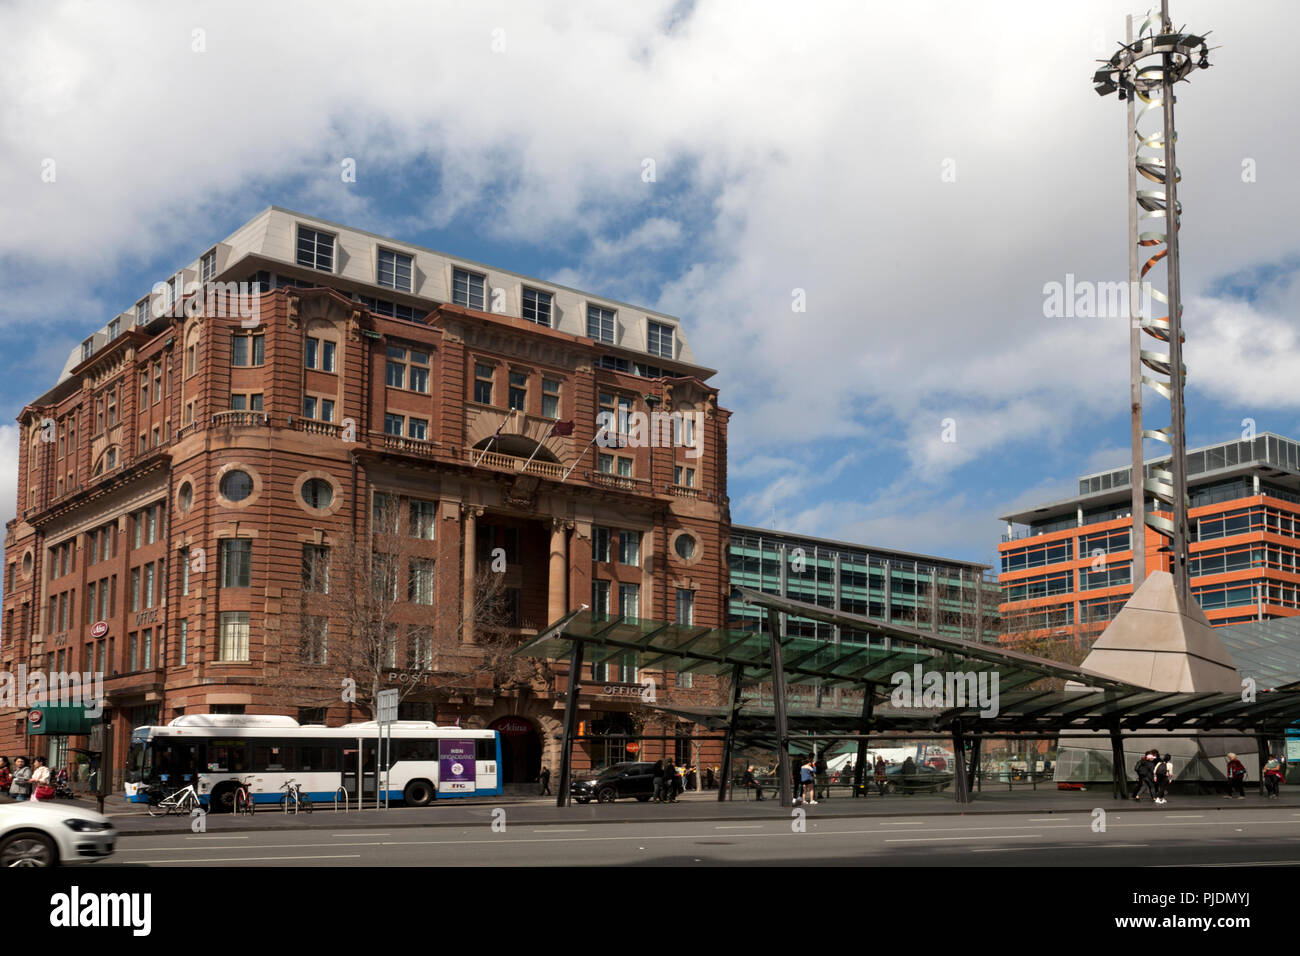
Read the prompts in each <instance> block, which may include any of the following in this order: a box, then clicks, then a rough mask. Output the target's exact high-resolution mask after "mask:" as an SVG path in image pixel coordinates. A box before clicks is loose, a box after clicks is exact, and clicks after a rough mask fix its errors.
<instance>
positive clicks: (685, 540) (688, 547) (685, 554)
mask: <svg viewBox="0 0 1300 956" xmlns="http://www.w3.org/2000/svg"><path fill="white" fill-rule="evenodd" d="M673 548H674V550H676V552H677V557H679V558H681V559H682V560H683V561H689V560H690V559H691V558H693V557H695V539H694V538H692V537H691V536H690V535H689V534H680V535H678V536H677V543H676V544H675V545H673Z"/></svg>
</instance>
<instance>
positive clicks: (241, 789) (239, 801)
mask: <svg viewBox="0 0 1300 956" xmlns="http://www.w3.org/2000/svg"><path fill="white" fill-rule="evenodd" d="M253 809H254V803H253V789H252V785H251V784H250V783H249V782H248V781H247V780H241V781H239V784H238V786H236V787H235V812H236V813H247V814H248V815H249V816H250V817H251V816H252V815H253Z"/></svg>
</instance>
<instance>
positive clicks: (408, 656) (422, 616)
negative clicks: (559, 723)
mask: <svg viewBox="0 0 1300 956" xmlns="http://www.w3.org/2000/svg"><path fill="white" fill-rule="evenodd" d="M401 519H402V510H401V508H400V507H399V504H398V499H396V498H395V497H393V496H389V497H387V498H386V499H383V501H382V504H380V505H377V506H376V508H375V512H374V515H373V520H372V525H371V527H370V528H367V529H366V530H365V531H364V532H362V533H360V534H357V535H352V534H344V535H341V536H338V537H336V538H335V540H334V541H333V542H332V544H331V545H330V546H329V547H328V548H326V547H323V546H322V547H313V546H307V547H306V548H304V552H303V573H302V587H301V589H300V590H299V592H298V595H297V607H296V611H297V614H296V617H290V618H289V619H288V620H287V621H286V623H285V627H284V628H283V629H282V631H281V639H280V644H279V657H278V660H277V661H274V662H268V675H267V684H268V685H269V686H271V687H272V688H274V692H275V696H276V697H277V698H278V699H280V700H282V701H284V702H285V704H286V705H291V706H296V707H327V706H330V705H332V704H336V703H338V702H339V701H340V700H341V699H342V700H348V701H349V702H353V703H355V704H356V705H357V706H358V707H359V708H361V709H362V710H364V711H368V712H369V713H370V714H371V716H372V717H373V716H374V715H375V706H376V705H375V702H376V699H377V697H378V694H379V692H380V691H381V690H385V689H394V688H395V689H397V691H398V695H399V696H398V699H399V700H405V699H407V698H409V697H411V695H413V694H421V695H423V693H424V692H428V691H435V692H438V691H441V692H444V693H450V692H451V691H453V690H455V691H470V690H475V689H489V688H491V689H492V690H493V691H495V690H497V689H500V688H502V687H520V686H529V685H532V684H534V683H536V682H538V681H544V680H546V678H547V677H548V676H549V675H548V674H547V673H545V671H546V666H545V663H544V662H538V661H533V660H530V659H524V658H518V657H515V656H514V655H513V653H512V652H513V650H514V649H515V648H516V647H517V646H518V644H519V642H520V637H519V633H518V631H517V630H516V629H515V628H514V627H513V626H512V625H514V624H515V623H517V622H515V621H513V620H512V618H511V614H510V613H509V611H508V608H507V601H506V597H507V594H506V588H505V586H504V576H503V575H502V574H499V573H493V569H492V566H491V564H490V563H484V564H482V565H481V566H480V567H478V568H477V569H476V571H477V573H476V575H475V582H476V587H475V593H474V596H473V600H472V601H470V602H463V601H458V602H444V603H443V604H441V605H440V604H439V603H438V602H437V601H436V595H437V594H438V587H437V585H438V582H439V581H440V580H442V579H443V576H445V575H448V574H450V575H454V576H455V579H456V580H457V582H459V580H460V576H461V568H460V566H459V562H457V564H456V565H455V566H453V567H449V568H448V567H438V566H436V564H435V562H434V560H433V558H431V557H429V549H428V547H427V541H426V540H425V539H424V538H423V537H422V536H419V535H413V534H403V533H401V525H400V522H401ZM412 520H414V518H412ZM291 600H292V599H291ZM462 605H464V606H462ZM467 622H472V623H473V631H474V636H475V640H474V642H473V643H472V644H466V643H464V642H463V641H462V639H461V634H462V631H463V630H464V628H465V625H466V623H467Z"/></svg>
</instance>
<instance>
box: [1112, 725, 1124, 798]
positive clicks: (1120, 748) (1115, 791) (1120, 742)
mask: <svg viewBox="0 0 1300 956" xmlns="http://www.w3.org/2000/svg"><path fill="white" fill-rule="evenodd" d="M1110 767H1111V773H1110V778H1111V791H1112V795H1113V796H1114V797H1115V799H1116V800H1127V799H1128V777H1127V776H1126V775H1125V773H1124V738H1123V737H1122V736H1121V735H1120V732H1119V728H1118V727H1112V728H1111V731H1110Z"/></svg>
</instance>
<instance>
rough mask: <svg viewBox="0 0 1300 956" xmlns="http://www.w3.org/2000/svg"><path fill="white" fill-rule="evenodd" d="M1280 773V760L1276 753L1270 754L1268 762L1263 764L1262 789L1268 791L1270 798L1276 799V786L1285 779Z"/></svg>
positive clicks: (1281, 770)
mask: <svg viewBox="0 0 1300 956" xmlns="http://www.w3.org/2000/svg"><path fill="white" fill-rule="evenodd" d="M1282 773H1283V768H1282V761H1281V760H1280V759H1278V756H1277V754H1270V755H1269V758H1268V763H1266V764H1264V789H1265V790H1267V791H1268V798H1269V799H1270V800H1276V799H1277V795H1278V786H1279V785H1280V784H1281V783H1282V782H1283V781H1284V779H1285V778H1284V777H1283V776H1282Z"/></svg>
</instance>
